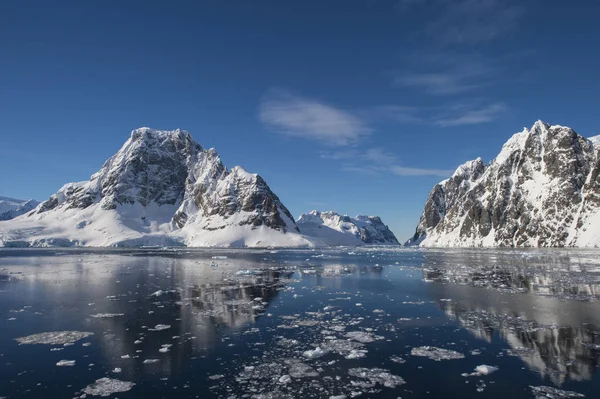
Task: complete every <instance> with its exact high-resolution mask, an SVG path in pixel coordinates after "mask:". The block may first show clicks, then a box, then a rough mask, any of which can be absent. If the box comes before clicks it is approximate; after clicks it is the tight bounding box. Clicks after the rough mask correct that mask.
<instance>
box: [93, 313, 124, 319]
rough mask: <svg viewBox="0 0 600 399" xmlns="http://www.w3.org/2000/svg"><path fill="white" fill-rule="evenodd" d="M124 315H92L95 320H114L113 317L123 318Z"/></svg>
mask: <svg viewBox="0 0 600 399" xmlns="http://www.w3.org/2000/svg"><path fill="white" fill-rule="evenodd" d="M123 316H125V314H123V313H97V314H93V315H91V317H93V318H94V319H112V318H113V317H123Z"/></svg>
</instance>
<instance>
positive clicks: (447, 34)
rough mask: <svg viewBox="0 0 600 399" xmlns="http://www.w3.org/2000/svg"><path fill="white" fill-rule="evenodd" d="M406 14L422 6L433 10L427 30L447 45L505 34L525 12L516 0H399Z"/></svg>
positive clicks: (477, 40)
mask: <svg viewBox="0 0 600 399" xmlns="http://www.w3.org/2000/svg"><path fill="white" fill-rule="evenodd" d="M398 8H399V9H400V10H401V12H403V13H408V12H410V11H411V10H414V9H418V8H421V9H423V10H425V9H426V10H427V12H430V13H431V15H432V16H431V19H430V21H429V23H427V24H426V25H425V28H424V33H425V34H426V35H428V36H430V37H433V38H435V39H436V40H437V41H439V42H440V43H446V44H469V45H471V44H478V43H484V42H489V41H492V40H494V39H497V38H499V37H502V36H504V35H506V34H507V33H509V32H511V31H512V30H513V29H515V28H516V27H517V26H518V22H519V20H520V19H521V18H522V16H523V14H524V9H523V6H522V2H519V1H517V0H400V1H399V2H398Z"/></svg>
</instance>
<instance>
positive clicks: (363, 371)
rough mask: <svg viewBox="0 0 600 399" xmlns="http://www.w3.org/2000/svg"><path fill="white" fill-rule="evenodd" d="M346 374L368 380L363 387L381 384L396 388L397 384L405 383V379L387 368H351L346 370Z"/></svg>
mask: <svg viewBox="0 0 600 399" xmlns="http://www.w3.org/2000/svg"><path fill="white" fill-rule="evenodd" d="M348 374H349V375H351V376H352V377H357V378H362V379H365V380H368V381H369V384H368V385H366V386H365V387H373V386H375V385H377V384H381V385H383V386H384V387H387V388H396V387H397V386H398V385H402V384H405V383H406V381H404V379H403V378H402V377H400V376H397V375H394V374H391V373H390V372H389V370H385V369H380V368H372V369H368V368H365V367H358V368H352V369H350V370H348Z"/></svg>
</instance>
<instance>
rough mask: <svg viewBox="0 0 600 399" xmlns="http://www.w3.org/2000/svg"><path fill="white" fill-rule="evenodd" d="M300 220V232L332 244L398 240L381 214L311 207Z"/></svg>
mask: <svg viewBox="0 0 600 399" xmlns="http://www.w3.org/2000/svg"><path fill="white" fill-rule="evenodd" d="M297 224H298V227H299V228H300V232H301V233H303V234H306V235H308V236H310V237H316V238H319V239H322V240H324V241H325V242H326V243H328V244H330V245H357V244H394V245H398V244H399V243H398V240H397V239H396V237H395V236H394V234H393V233H392V232H391V231H390V229H389V228H388V227H387V226H386V225H385V224H383V222H382V221H381V219H380V218H379V217H378V216H363V215H359V216H357V217H355V218H351V217H349V216H346V215H339V214H337V213H335V212H319V211H312V212H310V213H305V214H302V215H301V216H300V217H299V218H298V221H297Z"/></svg>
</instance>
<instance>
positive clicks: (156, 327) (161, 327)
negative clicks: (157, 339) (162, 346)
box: [148, 324, 171, 331]
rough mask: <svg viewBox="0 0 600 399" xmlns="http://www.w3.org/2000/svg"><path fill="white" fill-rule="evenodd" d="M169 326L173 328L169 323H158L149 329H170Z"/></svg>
mask: <svg viewBox="0 0 600 399" xmlns="http://www.w3.org/2000/svg"><path fill="white" fill-rule="evenodd" d="M169 328H171V326H170V325H168V324H157V325H155V326H154V328H149V329H148V331H162V330H168V329H169Z"/></svg>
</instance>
